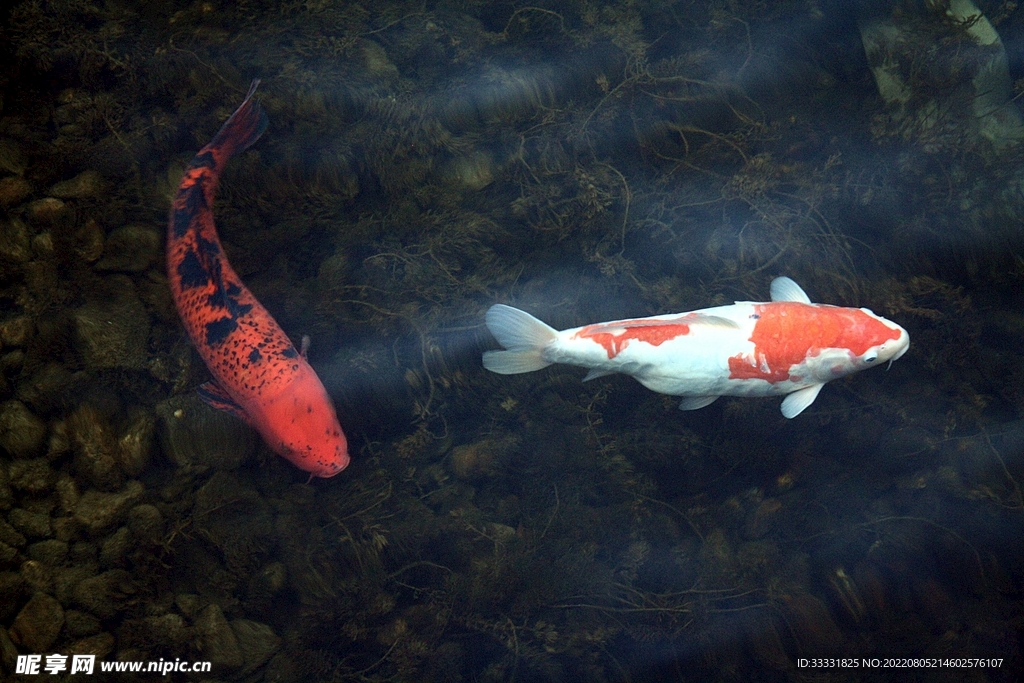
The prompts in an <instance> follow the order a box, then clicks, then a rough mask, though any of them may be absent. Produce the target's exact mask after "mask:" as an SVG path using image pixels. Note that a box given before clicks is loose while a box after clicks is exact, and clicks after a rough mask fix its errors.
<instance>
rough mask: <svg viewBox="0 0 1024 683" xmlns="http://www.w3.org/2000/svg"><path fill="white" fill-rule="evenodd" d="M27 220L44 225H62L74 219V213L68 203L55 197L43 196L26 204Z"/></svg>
mask: <svg viewBox="0 0 1024 683" xmlns="http://www.w3.org/2000/svg"><path fill="white" fill-rule="evenodd" d="M27 215H28V217H29V220H31V221H32V222H34V223H41V224H44V225H57V226H60V227H64V226H65V224H68V223H70V222H72V221H74V214H73V213H72V212H71V209H69V208H68V205H67V204H65V203H64V202H63V201H61V200H60V199H57V198H56V197H44V198H43V199H37V200H35V201H34V202H32V203H31V204H29V205H28V213H27Z"/></svg>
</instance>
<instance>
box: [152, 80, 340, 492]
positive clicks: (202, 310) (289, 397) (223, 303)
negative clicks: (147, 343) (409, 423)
mask: <svg viewBox="0 0 1024 683" xmlns="http://www.w3.org/2000/svg"><path fill="white" fill-rule="evenodd" d="M257 85H259V80H255V81H253V83H252V86H251V87H250V88H249V93H248V94H247V95H246V97H245V101H243V102H242V104H241V106H239V107H238V109H237V110H236V111H235V113H234V114H232V115H231V118H229V119H228V120H227V122H225V123H224V125H223V126H222V127H221V129H220V131H219V132H218V133H217V135H215V136H214V138H213V140H212V141H211V142H210V143H209V144H208V145H206V146H205V147H203V148H202V149H201V150H199V153H198V154H196V156H195V158H194V159H193V160H192V163H191V164H189V166H188V168H187V169H186V170H185V175H184V177H182V179H181V185H180V186H179V187H178V192H177V194H176V195H175V197H174V201H173V203H172V205H171V216H170V221H169V223H168V226H167V276H168V278H169V279H170V285H171V294H172V295H173V297H174V303H175V305H176V306H177V308H178V314H179V315H180V316H181V321H182V323H183V324H184V326H185V329H186V330H187V331H188V335H189V337H190V338H191V339H192V343H193V344H195V346H196V349H198V351H199V355H201V356H202V358H203V360H204V361H205V362H206V366H207V367H208V368H209V369H210V374H212V375H213V380H212V381H210V382H207V383H206V384H204V385H202V386H201V387H200V388H199V395H200V397H201V398H202V399H203V400H204V401H206V402H207V403H209V404H210V405H212V406H214V407H215V408H219V409H221V410H225V411H227V412H229V413H231V414H233V415H236V416H237V417H240V418H241V419H243V420H245V421H246V422H248V423H249V424H250V425H252V426H253V428H255V429H256V430H257V431H258V432H259V433H260V435H261V436H262V437H263V439H264V440H265V441H266V442H267V444H268V445H269V446H270V447H271V448H272V449H273V450H274V451H275V452H277V453H279V454H280V455H282V456H284V457H285V458H287V459H288V460H289V461H290V462H292V463H293V464H294V465H295V466H296V467H298V468H300V469H302V470H305V471H306V472H309V473H310V475H311V477H313V476H315V477H333V476H334V475H335V474H337V473H338V472H341V471H342V470H343V469H345V467H346V466H347V465H348V463H349V456H348V446H347V442H346V440H345V434H344V433H343V432H342V430H341V426H340V425H339V424H338V418H337V416H336V414H335V411H334V406H333V405H332V404H331V400H330V398H329V397H328V396H327V391H326V390H325V389H324V386H323V384H322V383H321V382H320V378H319V377H317V375H316V373H315V372H313V368H311V367H310V366H309V363H308V362H306V345H307V340H306V339H303V344H302V351H301V353H300V352H299V351H297V350H296V349H295V347H294V346H293V345H292V343H291V341H290V340H289V339H288V336H287V335H285V333H284V331H283V330H282V329H281V327H280V326H279V325H278V324H277V322H276V321H275V320H274V318H273V317H271V315H270V313H268V312H267V310H266V309H265V308H263V306H262V305H260V302H259V301H257V300H256V298H255V297H254V296H253V295H252V293H251V292H250V291H249V290H248V289H247V288H246V286H245V285H244V284H242V281H241V280H240V279H239V277H238V275H237V274H236V273H235V271H234V269H233V268H232V267H231V264H230V263H228V259H227V257H226V256H225V255H224V250H223V248H222V247H221V244H220V239H219V238H218V237H217V229H216V227H215V226H214V223H213V199H214V196H215V194H216V192H217V184H218V181H219V179H220V174H221V172H222V171H223V170H224V167H225V166H226V165H227V163H228V161H229V160H230V159H231V157H233V156H234V155H235V154H237V153H239V152H241V151H243V150H244V149H246V148H247V147H249V145H251V144H253V143H254V142H256V140H257V139H258V138H259V137H260V135H262V134H263V131H264V130H265V129H266V127H267V115H266V113H265V112H264V111H263V109H262V108H261V107H260V105H259V103H257V102H256V101H255V100H254V99H253V93H254V92H255V91H256V86H257Z"/></svg>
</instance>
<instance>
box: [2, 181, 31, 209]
mask: <svg viewBox="0 0 1024 683" xmlns="http://www.w3.org/2000/svg"><path fill="white" fill-rule="evenodd" d="M31 195H32V184H31V183H29V182H28V181H27V180H25V179H24V178H21V177H18V176H8V177H6V178H0V206H3V207H10V206H15V205H17V204H21V203H22V202H23V201H25V200H26V199H28V198H29V197H30V196H31Z"/></svg>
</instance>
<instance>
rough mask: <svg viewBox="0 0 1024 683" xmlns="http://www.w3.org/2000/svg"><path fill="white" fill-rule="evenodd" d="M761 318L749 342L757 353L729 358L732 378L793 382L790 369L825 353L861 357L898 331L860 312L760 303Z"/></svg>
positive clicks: (795, 304)
mask: <svg viewBox="0 0 1024 683" xmlns="http://www.w3.org/2000/svg"><path fill="white" fill-rule="evenodd" d="M754 314H755V315H757V316H758V318H757V322H756V323H755V324H754V332H753V334H752V335H751V336H750V341H752V342H754V354H753V356H751V355H749V354H742V353H741V354H737V355H735V356H732V357H731V358H729V378H730V379H763V380H765V381H767V382H770V383H772V384H775V383H777V382H784V381H786V380H789V379H794V378H793V377H791V376H790V369H791V368H792V367H793V366H794V365H798V364H800V363H802V362H803V361H804V360H806V359H807V358H809V357H813V356H816V355H818V354H820V353H821V351H822V350H823V349H846V350H848V351H849V352H850V353H851V354H853V355H854V356H860V355H862V354H864V353H866V352H867V350H868V349H870V348H872V347H874V346H878V345H879V344H881V343H883V342H884V341H887V340H890V339H899V337H900V332H899V330H894V329H892V328H891V327H888V326H887V325H885V324H884V323H882V322H881V321H879V320H878V319H877V318H875V317H874V316H871V315H868V314H867V313H865V312H864V311H861V310H860V309H857V308H840V307H837V306H820V305H811V304H803V303H794V302H788V301H780V302H772V303H765V304H755V305H754Z"/></svg>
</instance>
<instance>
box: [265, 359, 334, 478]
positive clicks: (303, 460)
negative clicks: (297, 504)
mask: <svg viewBox="0 0 1024 683" xmlns="http://www.w3.org/2000/svg"><path fill="white" fill-rule="evenodd" d="M308 377H309V380H308V381H303V382H296V383H294V384H293V385H292V386H291V387H290V391H289V392H287V395H286V396H282V397H280V398H279V399H277V400H275V401H274V404H275V405H274V406H273V407H271V408H270V409H269V410H267V411H266V412H264V414H263V417H264V418H265V419H264V420H263V421H262V424H259V425H257V427H258V428H259V429H260V431H261V432H262V433H263V437H264V439H265V440H266V442H267V443H268V444H271V445H272V446H273V448H274V450H275V451H276V452H277V453H278V454H279V455H281V456H283V457H284V458H285V459H287V460H288V461H289V462H291V463H292V464H293V465H295V466H296V467H298V468H299V469H301V470H304V471H306V472H309V473H310V474H311V475H313V476H314V477H321V478H324V479H326V478H328V477H333V476H334V475H336V474H338V473H339V472H341V471H342V470H343V469H345V468H346V467H348V464H349V461H350V458H349V454H348V441H347V440H346V439H345V432H343V431H342V429H341V425H340V424H339V423H338V417H337V414H336V413H335V411H334V405H333V404H332V403H331V400H330V398H329V397H328V396H327V391H326V390H324V388H323V385H322V384H321V383H320V380H319V379H318V378H317V377H316V375H315V374H313V373H312V372H311V373H310V374H309V375H308Z"/></svg>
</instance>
